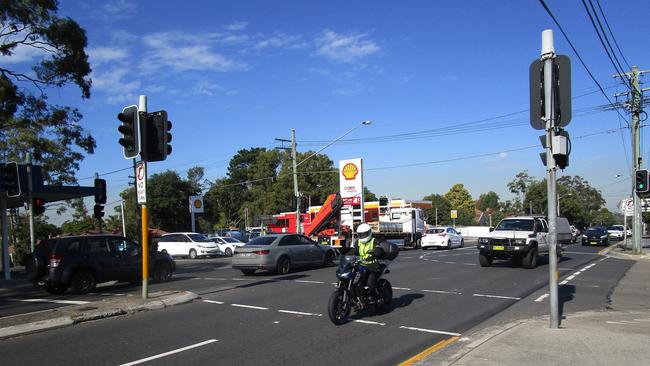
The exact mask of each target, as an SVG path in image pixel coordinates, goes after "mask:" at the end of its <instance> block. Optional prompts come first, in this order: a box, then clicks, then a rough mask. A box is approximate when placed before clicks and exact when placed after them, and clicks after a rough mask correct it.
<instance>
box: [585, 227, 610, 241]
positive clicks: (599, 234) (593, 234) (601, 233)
mask: <svg viewBox="0 0 650 366" xmlns="http://www.w3.org/2000/svg"><path fill="white" fill-rule="evenodd" d="M582 245H609V232H608V231H607V229H605V228H604V227H600V226H595V227H590V228H588V229H587V230H585V233H584V234H583V235H582Z"/></svg>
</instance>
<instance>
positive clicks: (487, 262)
mask: <svg viewBox="0 0 650 366" xmlns="http://www.w3.org/2000/svg"><path fill="white" fill-rule="evenodd" d="M478 262H479V263H480V264H481V267H489V266H491V265H492V257H490V256H489V255H485V254H480V253H479V255H478Z"/></svg>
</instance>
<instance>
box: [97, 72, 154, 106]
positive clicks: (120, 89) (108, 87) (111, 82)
mask: <svg viewBox="0 0 650 366" xmlns="http://www.w3.org/2000/svg"><path fill="white" fill-rule="evenodd" d="M128 76H130V74H129V70H128V69H126V68H122V67H121V68H113V69H110V70H106V72H103V73H101V74H98V73H95V72H93V73H92V75H91V77H92V80H93V88H94V89H95V90H97V91H100V92H103V93H105V94H106V96H107V97H106V99H107V101H108V103H110V104H117V103H120V102H135V101H137V92H138V90H139V89H140V88H141V86H142V83H141V82H140V81H138V80H132V81H129V80H128V79H127V78H128Z"/></svg>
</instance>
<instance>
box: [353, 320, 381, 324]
mask: <svg viewBox="0 0 650 366" xmlns="http://www.w3.org/2000/svg"><path fill="white" fill-rule="evenodd" d="M352 321H353V322H355V323H363V324H373V325H386V323H378V322H372V321H370V320H361V319H353V320H352Z"/></svg>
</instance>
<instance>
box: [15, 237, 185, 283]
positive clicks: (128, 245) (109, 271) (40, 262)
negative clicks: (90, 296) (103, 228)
mask: <svg viewBox="0 0 650 366" xmlns="http://www.w3.org/2000/svg"><path fill="white" fill-rule="evenodd" d="M140 252H141V247H140V245H139V244H137V243H135V242H133V241H131V240H129V239H126V238H124V237H122V236H118V235H105V234H99V235H83V236H67V237H61V238H55V239H45V240H43V241H42V242H41V243H40V244H39V245H38V246H36V248H35V249H34V253H33V254H32V255H30V257H29V258H28V261H27V268H26V269H27V272H28V276H29V279H30V280H31V281H33V282H37V283H43V284H44V285H45V289H46V290H47V291H48V292H50V293H52V294H62V293H64V292H65V291H66V290H67V289H68V288H69V287H71V288H72V289H73V290H74V291H75V292H77V293H80V294H85V293H88V292H90V291H92V290H93V289H94V288H95V285H96V284H97V283H101V282H107V281H128V282H131V283H139V281H140V279H141V278H142V255H141V254H140ZM175 268H176V264H175V262H174V260H173V259H172V257H171V256H169V255H168V254H166V253H160V252H157V251H155V250H151V251H150V252H149V273H150V276H151V277H152V279H153V280H154V281H156V282H166V281H169V280H170V279H171V277H172V273H173V271H174V269H175Z"/></svg>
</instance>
